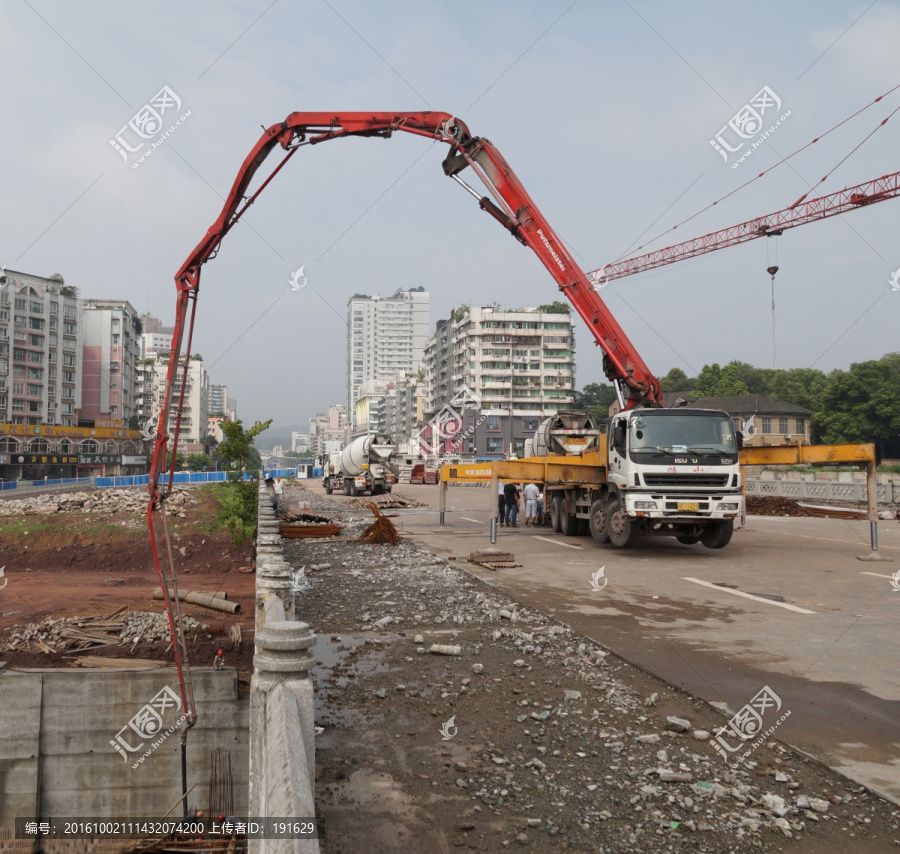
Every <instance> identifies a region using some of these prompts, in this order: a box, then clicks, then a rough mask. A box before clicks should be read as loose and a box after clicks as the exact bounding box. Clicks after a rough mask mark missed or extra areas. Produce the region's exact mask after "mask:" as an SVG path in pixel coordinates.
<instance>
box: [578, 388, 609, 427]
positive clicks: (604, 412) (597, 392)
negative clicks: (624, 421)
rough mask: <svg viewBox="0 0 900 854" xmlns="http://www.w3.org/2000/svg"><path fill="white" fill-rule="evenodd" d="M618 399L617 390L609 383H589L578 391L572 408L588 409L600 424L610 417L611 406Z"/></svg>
mask: <svg viewBox="0 0 900 854" xmlns="http://www.w3.org/2000/svg"><path fill="white" fill-rule="evenodd" d="M615 401H616V390H615V388H613V386H612V385H611V384H607V383H588V384H587V385H586V386H585V387H584V388H583V389H582V390H581V391H576V392H575V395H574V401H573V403H572V408H573V409H577V410H579V411H583V412H584V411H586V412H589V413H590V414H591V417H592V418H593V419H594V421H595V422H596V423H597V424H598V425H602V424H605V423H606V421H607V420H608V418H609V407H610V406H611V405H612V404H613V403H615Z"/></svg>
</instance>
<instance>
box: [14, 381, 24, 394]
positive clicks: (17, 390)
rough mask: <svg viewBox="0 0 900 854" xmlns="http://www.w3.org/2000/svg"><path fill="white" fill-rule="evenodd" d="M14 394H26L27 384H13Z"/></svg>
mask: <svg viewBox="0 0 900 854" xmlns="http://www.w3.org/2000/svg"><path fill="white" fill-rule="evenodd" d="M13 394H25V383H13Z"/></svg>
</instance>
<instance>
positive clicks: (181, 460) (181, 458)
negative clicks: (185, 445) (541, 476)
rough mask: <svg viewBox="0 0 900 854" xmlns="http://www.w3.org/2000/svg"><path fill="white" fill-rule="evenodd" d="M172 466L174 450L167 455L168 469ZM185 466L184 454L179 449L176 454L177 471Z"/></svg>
mask: <svg viewBox="0 0 900 854" xmlns="http://www.w3.org/2000/svg"><path fill="white" fill-rule="evenodd" d="M170 468H172V452H171V451H169V455H168V456H167V457H166V469H167V470H168V469H170ZM183 468H184V454H182V453H181V451H179V452H178V453H177V454H175V471H181V470H182V469H183Z"/></svg>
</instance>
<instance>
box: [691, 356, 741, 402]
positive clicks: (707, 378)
mask: <svg viewBox="0 0 900 854" xmlns="http://www.w3.org/2000/svg"><path fill="white" fill-rule="evenodd" d="M692 394H693V396H694V397H729V396H731V395H736V394H747V385H746V383H744V381H743V380H742V379H741V378H740V375H739V373H738V369H737V367H736V366H735V365H734V364H730V365H725V367H724V368H720V367H719V365H718V363H717V362H713V363H712V364H711V365H704V366H703V370H702V371H700V373H699V374H698V375H697V385H696V386H694V389H693V392H692Z"/></svg>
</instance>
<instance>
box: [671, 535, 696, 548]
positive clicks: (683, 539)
mask: <svg viewBox="0 0 900 854" xmlns="http://www.w3.org/2000/svg"><path fill="white" fill-rule="evenodd" d="M675 539H676V540H678V542H679V543H684V544H685V545H686V546H692V545H694V543H699V542H700V537H689V536H687V535H686V534H676V535H675Z"/></svg>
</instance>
